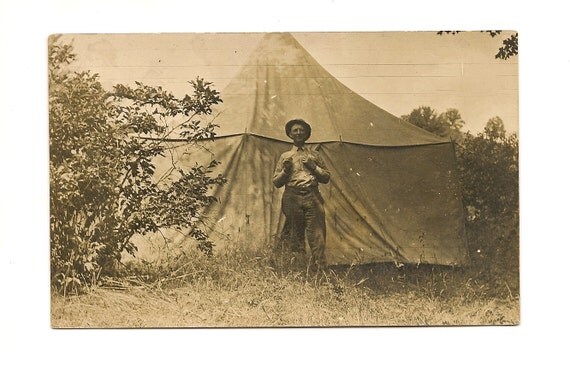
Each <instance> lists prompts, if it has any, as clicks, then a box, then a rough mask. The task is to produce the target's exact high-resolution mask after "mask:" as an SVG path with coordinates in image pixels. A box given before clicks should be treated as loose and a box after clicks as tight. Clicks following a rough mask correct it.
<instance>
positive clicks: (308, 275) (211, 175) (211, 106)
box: [47, 30, 520, 328]
mask: <svg viewBox="0 0 570 371" xmlns="http://www.w3.org/2000/svg"><path fill="white" fill-rule="evenodd" d="M47 63H48V68H47V72H48V79H49V80H48V81H49V86H48V88H49V95H48V100H49V182H50V200H49V202H50V279H51V281H50V288H51V326H52V327H53V328H281V327H294V328H297V327H311V328H313V327H317V328H318V327H392V326H480V325H495V326H496V325H518V324H519V322H520V288H519V137H518V135H519V134H518V133H519V114H518V112H519V70H518V32H517V31H516V30H494V31H490V30H480V31H479V30H478V31H421V32H420V31H416V32H404V31H399V32H396V31H392V32H268V33H262V32H249V33H231V32H228V33H135V34H111V33H109V34H65V33H64V34H53V35H51V36H50V37H49V40H48V60H47Z"/></svg>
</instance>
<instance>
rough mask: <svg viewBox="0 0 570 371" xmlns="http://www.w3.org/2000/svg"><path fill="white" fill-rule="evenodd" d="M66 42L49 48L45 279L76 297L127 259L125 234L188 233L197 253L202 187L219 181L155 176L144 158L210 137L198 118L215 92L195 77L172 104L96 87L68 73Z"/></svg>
mask: <svg viewBox="0 0 570 371" xmlns="http://www.w3.org/2000/svg"><path fill="white" fill-rule="evenodd" d="M74 60H75V55H74V54H73V49H72V47H71V46H70V45H64V44H61V43H59V38H58V37H52V38H51V39H50V43H49V59H48V63H49V140H50V143H49V144H50V229H51V275H52V282H53V284H54V285H55V287H57V288H58V289H59V290H62V291H64V292H65V291H69V290H70V289H73V290H76V289H78V288H79V287H80V286H82V285H87V284H92V283H95V282H96V281H97V280H98V279H99V277H100V276H101V275H106V274H113V272H114V270H115V268H116V265H117V263H118V262H119V260H120V257H121V253H122V252H124V251H126V252H128V253H130V254H133V255H134V254H135V252H136V246H135V245H134V244H133V243H132V242H131V237H132V236H133V235H134V234H145V233H149V232H156V231H159V230H160V229H161V228H175V229H179V230H182V229H184V230H188V231H189V232H188V233H189V235H190V237H193V238H194V239H196V240H197V241H198V242H199V244H198V246H199V247H200V248H201V249H202V250H204V251H206V252H208V253H211V251H212V248H213V244H212V242H211V241H210V240H209V239H208V236H207V235H206V233H205V232H204V231H203V229H202V228H201V225H200V212H201V210H202V209H203V207H204V206H206V205H208V204H210V203H211V202H213V201H215V199H214V197H212V196H211V195H210V194H211V192H210V191H211V189H212V188H213V187H215V186H219V185H222V184H223V183H225V179H224V178H223V177H222V176H221V175H218V176H213V175H212V172H213V171H214V168H215V167H216V165H217V164H218V163H217V161H212V162H210V163H208V164H198V163H196V165H195V166H194V167H192V168H190V169H187V168H181V167H179V166H178V165H177V164H176V163H174V162H173V165H172V169H171V170H170V172H169V174H174V175H175V176H170V177H162V178H159V177H157V176H155V175H156V174H155V166H154V164H153V159H155V158H156V157H157V156H165V155H166V152H167V150H168V146H169V144H168V143H169V142H168V141H169V140H170V139H173V138H176V139H182V140H184V141H185V143H186V144H188V145H192V144H196V143H197V142H198V141H201V140H208V139H213V138H214V136H215V128H216V125H215V124H214V123H213V122H211V121H208V120H207V119H208V117H209V116H208V115H209V114H210V113H211V112H212V109H211V107H212V106H213V105H215V104H217V103H219V102H221V99H220V97H219V92H218V91H216V90H215V89H213V88H212V84H211V83H208V82H205V81H204V80H203V79H201V78H197V79H196V80H194V81H191V82H190V84H191V88H192V90H193V92H192V94H191V95H185V96H184V97H183V98H177V97H175V96H174V95H172V94H171V93H169V92H167V91H164V90H163V89H162V88H160V87H158V88H154V87H149V86H146V85H144V84H142V83H139V82H137V83H136V87H135V88H131V87H128V86H124V85H117V86H115V87H114V88H113V89H112V91H106V90H105V89H103V87H102V85H101V84H100V82H99V76H98V75H97V74H92V73H90V72H85V71H80V72H77V71H73V69H72V62H73V61H74Z"/></svg>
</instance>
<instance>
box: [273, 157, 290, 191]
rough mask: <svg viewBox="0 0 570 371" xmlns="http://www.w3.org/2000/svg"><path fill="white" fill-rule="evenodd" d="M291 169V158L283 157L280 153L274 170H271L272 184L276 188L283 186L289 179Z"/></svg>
mask: <svg viewBox="0 0 570 371" xmlns="http://www.w3.org/2000/svg"><path fill="white" fill-rule="evenodd" d="M292 170H293V163H292V162H291V159H288V158H285V157H284V155H281V157H279V161H277V166H276V167H275V171H274V172H273V185H274V186H275V187H277V188H281V187H283V186H284V185H285V184H286V183H287V181H288V180H289V177H290V176H291V171H292Z"/></svg>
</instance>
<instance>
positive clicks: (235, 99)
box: [170, 33, 467, 265]
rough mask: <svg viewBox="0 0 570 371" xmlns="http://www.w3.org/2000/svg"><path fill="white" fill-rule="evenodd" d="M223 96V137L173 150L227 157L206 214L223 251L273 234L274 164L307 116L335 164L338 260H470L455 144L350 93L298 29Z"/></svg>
mask: <svg viewBox="0 0 570 371" xmlns="http://www.w3.org/2000/svg"><path fill="white" fill-rule="evenodd" d="M221 97H222V99H223V101H224V103H223V104H221V105H220V107H219V108H218V111H219V112H218V116H217V117H216V119H215V122H216V123H217V124H218V125H220V127H219V130H218V131H217V139H215V141H214V142H208V143H204V150H203V151H200V152H199V153H197V152H196V151H195V150H193V151H186V150H184V148H183V147H177V148H176V149H175V150H174V151H175V152H176V157H177V160H179V161H181V163H182V164H188V166H191V165H193V164H194V163H195V162H196V161H202V160H207V159H208V157H212V158H216V159H217V160H219V161H221V165H220V167H219V170H220V171H221V172H222V173H223V174H224V175H225V177H226V178H227V179H228V183H227V184H226V185H225V186H223V187H220V188H218V189H217V191H216V194H215V196H216V197H218V199H219V203H216V204H214V205H213V206H212V207H210V208H209V209H208V210H206V214H205V220H207V222H208V223H209V225H210V226H211V228H212V231H211V237H212V239H213V240H214V242H215V243H216V248H217V249H223V248H232V247H234V246H245V247H249V248H257V249H264V248H271V247H272V246H273V244H274V243H275V238H276V235H277V233H278V231H279V228H280V227H281V226H282V225H283V222H284V216H283V215H282V213H281V195H282V192H283V190H282V189H281V190H278V189H275V188H274V186H273V184H272V176H273V170H274V168H275V165H276V161H277V160H278V158H279V155H280V154H281V153H282V152H284V151H286V150H288V149H290V148H291V145H292V144H291V140H290V139H289V138H288V137H287V136H286V135H285V132H284V124H285V123H286V122H287V121H288V120H290V119H292V118H303V119H305V120H306V121H307V122H309V123H310V124H311V125H312V127H313V134H312V136H311V138H310V139H309V144H310V145H311V146H313V147H314V148H316V149H317V150H318V151H319V152H320V153H321V155H322V157H323V159H324V161H325V163H326V166H327V167H328V169H329V170H330V171H331V182H330V184H328V185H321V187H320V189H321V193H322V194H323V197H324V199H325V212H326V222H327V245H326V246H327V247H326V259H327V262H328V263H330V264H350V263H356V264H360V263H370V262H386V261H390V262H392V261H397V262H402V263H433V264H446V265H457V264H465V263H466V262H467V248H466V240H465V227H464V215H463V208H462V204H461V196H460V190H459V186H458V180H457V172H456V163H455V157H454V149H453V144H452V143H450V142H449V141H447V140H445V139H443V138H440V137H438V136H435V135H432V134H431V133H429V132H426V131H424V130H422V129H419V128H417V127H415V126H413V125H411V124H409V123H406V122H404V121H402V120H401V119H399V118H398V117H396V116H394V115H392V114H390V113H388V112H386V111H384V110H383V109H381V108H379V107H377V106H375V105H374V104H372V103H371V102H369V101H367V100H366V99H364V98H362V97H361V96H359V95H357V94H356V93H354V92H353V91H351V90H350V89H349V88H347V87H346V86H345V85H343V84H342V83H341V82H340V81H338V80H337V79H336V78H334V77H333V76H332V75H331V74H330V73H329V72H327V71H326V70H325V69H324V68H323V67H322V66H321V65H319V63H318V62H317V61H316V60H315V59H314V58H313V57H312V56H311V55H310V54H309V53H308V52H307V51H306V50H305V49H304V48H303V47H302V46H301V45H300V44H299V43H298V42H297V41H296V40H295V39H294V37H293V36H292V35H290V34H287V33H273V34H267V35H265V36H264V37H263V39H262V40H261V41H260V44H259V45H258V47H257V48H256V49H255V51H254V52H253V53H252V55H251V56H250V58H249V59H248V61H247V62H246V64H245V65H244V66H243V68H242V69H241V71H240V72H239V73H238V74H237V76H236V77H235V78H234V79H233V80H232V82H231V83H230V84H229V85H228V86H227V87H226V88H225V89H223V91H222V92H221ZM170 238H171V239H172V241H171V242H172V243H178V244H184V243H190V242H189V241H188V242H185V240H184V238H183V237H182V236H181V235H178V234H174V235H172V236H171V237H170Z"/></svg>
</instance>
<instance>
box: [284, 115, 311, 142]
mask: <svg viewBox="0 0 570 371" xmlns="http://www.w3.org/2000/svg"><path fill="white" fill-rule="evenodd" d="M295 124H298V125H303V126H304V127H305V131H306V132H307V137H306V138H305V140H307V139H309V137H310V136H311V125H309V124H308V123H307V122H306V121H305V120H303V119H293V120H291V121H289V122H287V123H286V124H285V133H286V134H287V136H288V137H289V138H291V135H290V134H291V128H292V127H293V125H295Z"/></svg>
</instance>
